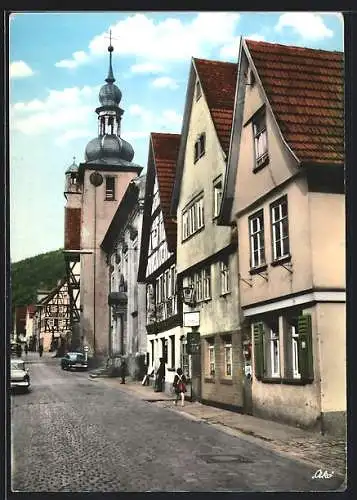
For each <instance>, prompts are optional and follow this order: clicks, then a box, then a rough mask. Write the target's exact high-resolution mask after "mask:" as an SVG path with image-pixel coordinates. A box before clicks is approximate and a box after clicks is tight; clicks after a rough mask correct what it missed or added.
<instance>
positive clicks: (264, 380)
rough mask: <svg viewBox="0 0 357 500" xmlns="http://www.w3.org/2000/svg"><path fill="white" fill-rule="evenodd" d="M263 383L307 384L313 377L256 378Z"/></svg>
mask: <svg viewBox="0 0 357 500" xmlns="http://www.w3.org/2000/svg"><path fill="white" fill-rule="evenodd" d="M258 380H259V382H262V383H263V384H284V385H307V384H312V382H313V381H314V380H313V379H301V378H280V377H264V378H261V379H258Z"/></svg>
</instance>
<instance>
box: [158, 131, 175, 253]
mask: <svg viewBox="0 0 357 500" xmlns="http://www.w3.org/2000/svg"><path fill="white" fill-rule="evenodd" d="M180 139H181V135H180V134H161V133H156V132H152V133H151V141H152V149H153V157H154V162H155V167H156V175H157V182H158V187H159V195H160V206H161V210H162V213H163V217H164V226H165V232H166V240H167V245H168V248H169V251H173V250H175V249H176V240H177V225H176V223H175V222H174V221H173V219H172V217H171V216H170V204H171V197H172V188H173V185H174V181H175V172H176V162H177V157H178V151H179V147H180Z"/></svg>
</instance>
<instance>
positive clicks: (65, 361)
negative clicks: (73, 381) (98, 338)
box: [61, 352, 88, 370]
mask: <svg viewBox="0 0 357 500" xmlns="http://www.w3.org/2000/svg"><path fill="white" fill-rule="evenodd" d="M61 368H62V370H72V369H74V370H87V369H88V362H87V361H86V358H85V356H84V354H83V353H81V352H68V353H67V354H65V355H64V356H63V358H62V359H61Z"/></svg>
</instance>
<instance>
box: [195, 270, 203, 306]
mask: <svg viewBox="0 0 357 500" xmlns="http://www.w3.org/2000/svg"><path fill="white" fill-rule="evenodd" d="M194 287H195V292H196V301H197V302H200V301H202V300H203V276H202V272H201V271H199V272H198V273H195V274H194Z"/></svg>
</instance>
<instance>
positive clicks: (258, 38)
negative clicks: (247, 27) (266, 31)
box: [245, 33, 265, 42]
mask: <svg viewBox="0 0 357 500" xmlns="http://www.w3.org/2000/svg"><path fill="white" fill-rule="evenodd" d="M245 38H248V40H254V41H256V42H265V36H264V35H259V33H253V34H251V35H247V36H246V37H245Z"/></svg>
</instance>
